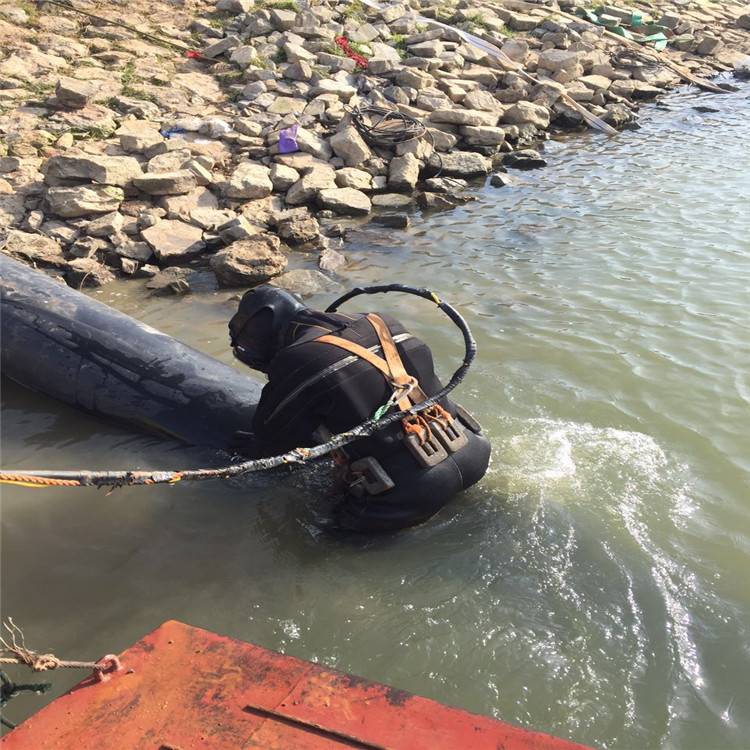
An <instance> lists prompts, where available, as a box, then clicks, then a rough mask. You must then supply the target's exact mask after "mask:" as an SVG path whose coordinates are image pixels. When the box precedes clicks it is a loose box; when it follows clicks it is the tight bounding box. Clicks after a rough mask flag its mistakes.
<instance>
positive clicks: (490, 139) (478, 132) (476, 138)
mask: <svg viewBox="0 0 750 750" xmlns="http://www.w3.org/2000/svg"><path fill="white" fill-rule="evenodd" d="M461 135H462V136H463V137H464V140H465V141H466V143H468V144H469V146H499V145H500V144H501V143H502V142H503V141H504V140H505V131H504V130H503V129H502V128H490V127H482V126H480V127H473V126H471V125H464V126H463V127H462V128H461Z"/></svg>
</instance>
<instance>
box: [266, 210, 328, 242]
mask: <svg viewBox="0 0 750 750" xmlns="http://www.w3.org/2000/svg"><path fill="white" fill-rule="evenodd" d="M277 232H278V234H279V237H281V239H282V240H284V242H288V243H289V244H290V245H300V244H302V243H303V242H311V241H312V240H314V239H317V238H318V237H319V236H320V224H318V220H317V219H315V218H314V217H312V216H289V217H287V218H285V219H282V220H281V221H279V223H278V225H277Z"/></svg>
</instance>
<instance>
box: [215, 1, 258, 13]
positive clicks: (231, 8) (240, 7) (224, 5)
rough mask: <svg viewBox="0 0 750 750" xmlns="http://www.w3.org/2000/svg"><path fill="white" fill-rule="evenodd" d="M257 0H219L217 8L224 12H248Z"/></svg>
mask: <svg viewBox="0 0 750 750" xmlns="http://www.w3.org/2000/svg"><path fill="white" fill-rule="evenodd" d="M253 5H255V0H217V2H216V10H218V11H221V12H223V13H247V12H248V11H249V10H250V9H251V8H252V7H253Z"/></svg>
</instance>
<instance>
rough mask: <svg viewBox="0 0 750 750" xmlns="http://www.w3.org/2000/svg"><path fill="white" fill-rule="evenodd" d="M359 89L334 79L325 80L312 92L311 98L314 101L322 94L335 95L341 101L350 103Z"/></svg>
mask: <svg viewBox="0 0 750 750" xmlns="http://www.w3.org/2000/svg"><path fill="white" fill-rule="evenodd" d="M356 93H357V89H355V88H354V86H350V85H349V84H348V83H343V82H342V81H337V80H335V79H334V78H323V79H321V80H320V81H319V82H318V83H317V84H316V85H315V87H314V88H313V89H312V91H310V94H309V96H310V98H311V99H313V98H315V97H316V96H320V95H321V94H334V95H335V96H337V97H338V98H339V99H341V101H344V102H348V101H349V100H350V99H351V98H352V97H353V96H354V95H355V94H356Z"/></svg>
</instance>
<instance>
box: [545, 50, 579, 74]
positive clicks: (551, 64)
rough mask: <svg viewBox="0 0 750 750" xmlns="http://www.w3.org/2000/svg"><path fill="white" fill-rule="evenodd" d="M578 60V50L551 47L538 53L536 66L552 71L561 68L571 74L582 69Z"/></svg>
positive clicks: (554, 71)
mask: <svg viewBox="0 0 750 750" xmlns="http://www.w3.org/2000/svg"><path fill="white" fill-rule="evenodd" d="M580 60H581V56H580V54H579V53H578V52H573V51H569V50H564V49H555V48H553V49H548V50H544V52H540V53H539V60H538V62H537V66H538V67H539V68H540V69H542V70H549V71H550V72H552V73H557V72H559V71H561V70H563V71H565V72H567V73H569V74H571V75H572V74H574V73H576V72H577V71H578V70H579V69H581V71H582V67H581V64H580Z"/></svg>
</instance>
